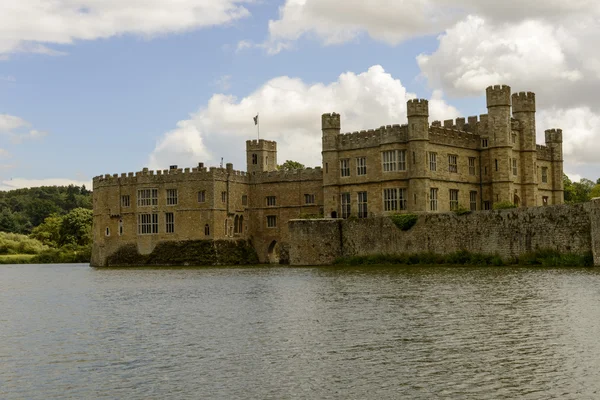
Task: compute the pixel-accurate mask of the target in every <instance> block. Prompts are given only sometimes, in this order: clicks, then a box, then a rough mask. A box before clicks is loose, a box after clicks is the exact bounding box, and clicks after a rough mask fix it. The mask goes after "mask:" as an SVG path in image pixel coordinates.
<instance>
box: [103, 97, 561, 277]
mask: <svg viewBox="0 0 600 400" xmlns="http://www.w3.org/2000/svg"><path fill="white" fill-rule="evenodd" d="M486 94H487V106H488V114H485V115H481V116H479V117H469V118H467V119H466V120H465V118H457V119H456V121H453V120H448V121H444V122H443V123H442V122H439V121H434V122H432V123H431V124H430V123H429V105H428V102H427V100H411V101H409V102H408V104H407V115H408V124H405V125H393V126H389V125H388V126H382V127H381V128H379V129H376V130H369V131H362V132H354V133H347V134H340V128H341V121H340V116H339V115H338V114H335V113H333V114H324V115H323V116H322V138H323V143H322V156H323V168H320V167H319V168H314V169H312V168H307V169H302V170H293V171H278V170H277V144H276V143H275V142H273V141H268V140H253V141H250V140H249V141H247V142H246V156H247V165H246V171H247V172H242V171H236V170H234V169H233V165H232V164H227V165H226V168H215V167H211V168H207V167H205V166H204V165H203V164H202V163H200V164H199V165H198V167H196V168H185V169H181V168H178V167H177V166H172V167H171V168H170V169H168V170H163V171H149V170H148V169H144V170H142V171H140V172H136V173H135V174H134V173H132V172H130V173H127V174H121V175H118V174H114V175H104V176H98V177H96V178H94V181H93V190H94V193H93V197H94V199H93V202H94V227H93V235H94V247H93V251H92V265H105V264H106V260H107V258H108V257H109V256H110V255H111V254H113V253H115V252H116V251H117V250H118V249H120V248H122V247H124V246H131V245H135V246H136V247H137V250H138V252H139V254H140V255H148V254H151V253H152V252H153V250H154V248H155V247H156V245H157V244H159V243H161V242H165V241H177V242H185V241H198V240H246V241H249V242H251V243H252V245H253V246H254V248H255V249H256V252H257V254H258V258H259V260H260V261H261V262H278V261H283V262H285V261H287V259H288V255H287V254H288V248H289V243H290V238H289V231H288V221H289V220H292V219H297V218H306V217H307V216H315V215H321V216H322V215H324V216H326V217H333V218H339V217H341V218H347V217H350V216H354V217H359V218H362V217H364V218H366V217H373V216H380V215H388V214H395V213H403V212H427V213H439V212H445V211H449V210H451V209H455V208H459V207H463V208H470V209H472V210H482V209H490V208H492V206H493V204H494V203H497V202H503V201H509V202H514V203H515V204H518V205H519V206H522V207H531V206H537V205H555V204H561V203H562V202H563V187H562V172H563V168H562V162H563V161H562V131H561V130H559V129H554V130H548V131H546V145H545V146H539V145H536V143H535V95H534V94H533V93H530V92H527V93H517V94H513V95H511V90H510V87H508V86H492V87H489V88H488V89H487V92H486ZM511 107H512V113H511Z"/></svg>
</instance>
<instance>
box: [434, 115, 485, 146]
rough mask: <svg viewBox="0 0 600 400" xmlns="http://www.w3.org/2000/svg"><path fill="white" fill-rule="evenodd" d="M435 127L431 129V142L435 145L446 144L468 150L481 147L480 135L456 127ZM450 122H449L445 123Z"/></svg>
mask: <svg viewBox="0 0 600 400" xmlns="http://www.w3.org/2000/svg"><path fill="white" fill-rule="evenodd" d="M436 122H438V123H439V125H437V124H436V125H433V124H432V126H431V127H430V128H429V141H430V142H431V143H434V144H444V145H448V146H456V147H463V148H467V149H477V148H478V147H479V142H480V136H479V135H478V134H475V133H472V132H468V131H461V130H458V129H454V126H450V124H449V123H448V126H441V123H440V122H439V121H436ZM445 122H448V121H445Z"/></svg>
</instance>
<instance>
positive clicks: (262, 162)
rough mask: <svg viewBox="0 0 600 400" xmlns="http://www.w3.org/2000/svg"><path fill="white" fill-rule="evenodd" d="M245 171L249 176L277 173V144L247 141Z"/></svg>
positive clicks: (263, 141)
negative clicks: (258, 173)
mask: <svg viewBox="0 0 600 400" xmlns="http://www.w3.org/2000/svg"><path fill="white" fill-rule="evenodd" d="M246 171H248V173H249V174H254V173H256V172H268V171H277V142H274V141H271V140H264V139H260V140H247V141H246Z"/></svg>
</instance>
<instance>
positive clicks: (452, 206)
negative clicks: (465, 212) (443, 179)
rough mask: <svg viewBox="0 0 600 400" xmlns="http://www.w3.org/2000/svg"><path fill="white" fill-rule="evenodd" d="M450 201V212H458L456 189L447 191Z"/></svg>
mask: <svg viewBox="0 0 600 400" xmlns="http://www.w3.org/2000/svg"><path fill="white" fill-rule="evenodd" d="M448 198H449V199H450V211H455V210H458V189H448Z"/></svg>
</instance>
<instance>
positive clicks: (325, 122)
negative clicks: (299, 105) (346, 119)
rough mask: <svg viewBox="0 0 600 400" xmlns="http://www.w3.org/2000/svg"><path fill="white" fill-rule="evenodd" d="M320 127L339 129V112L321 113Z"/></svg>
mask: <svg viewBox="0 0 600 400" xmlns="http://www.w3.org/2000/svg"><path fill="white" fill-rule="evenodd" d="M321 128H322V129H340V128H341V123H340V114H337V113H330V114H323V115H321Z"/></svg>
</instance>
